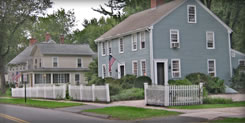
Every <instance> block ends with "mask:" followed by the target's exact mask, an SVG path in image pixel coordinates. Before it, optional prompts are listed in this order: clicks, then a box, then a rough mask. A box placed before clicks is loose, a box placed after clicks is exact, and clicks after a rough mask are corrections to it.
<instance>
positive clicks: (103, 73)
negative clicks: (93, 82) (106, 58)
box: [101, 64, 106, 79]
mask: <svg viewBox="0 0 245 123" xmlns="http://www.w3.org/2000/svg"><path fill="white" fill-rule="evenodd" d="M104 67H105V71H104ZM101 71H102V74H101V77H102V79H104V78H105V77H106V64H102V70H101Z"/></svg>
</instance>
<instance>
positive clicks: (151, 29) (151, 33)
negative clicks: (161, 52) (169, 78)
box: [149, 26, 156, 84]
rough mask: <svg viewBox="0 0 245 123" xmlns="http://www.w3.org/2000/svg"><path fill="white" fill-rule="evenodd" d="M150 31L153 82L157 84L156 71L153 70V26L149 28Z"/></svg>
mask: <svg viewBox="0 0 245 123" xmlns="http://www.w3.org/2000/svg"><path fill="white" fill-rule="evenodd" d="M149 30H150V66H151V80H152V83H153V84H156V82H155V78H154V69H153V67H154V66H153V26H151V27H149Z"/></svg>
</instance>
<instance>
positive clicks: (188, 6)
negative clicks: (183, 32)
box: [187, 5, 197, 23]
mask: <svg viewBox="0 0 245 123" xmlns="http://www.w3.org/2000/svg"><path fill="white" fill-rule="evenodd" d="M190 7H194V10H195V22H191V21H189V20H190V19H189V8H190ZM187 22H188V23H197V9H196V5H187Z"/></svg>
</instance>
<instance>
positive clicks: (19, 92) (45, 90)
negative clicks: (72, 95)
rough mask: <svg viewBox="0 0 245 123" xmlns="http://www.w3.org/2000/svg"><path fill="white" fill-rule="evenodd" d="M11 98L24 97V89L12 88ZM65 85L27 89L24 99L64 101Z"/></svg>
mask: <svg viewBox="0 0 245 123" xmlns="http://www.w3.org/2000/svg"><path fill="white" fill-rule="evenodd" d="M11 91H12V97H20V98H23V97H25V88H12V90H11ZM65 96H66V85H62V86H55V85H53V86H46V87H27V88H26V97H28V98H45V99H65Z"/></svg>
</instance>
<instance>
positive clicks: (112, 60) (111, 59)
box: [109, 55, 116, 72]
mask: <svg viewBox="0 0 245 123" xmlns="http://www.w3.org/2000/svg"><path fill="white" fill-rule="evenodd" d="M115 61H116V59H115V58H114V57H113V56H112V55H109V72H111V66H112V65H113V63H114V62H115Z"/></svg>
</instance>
